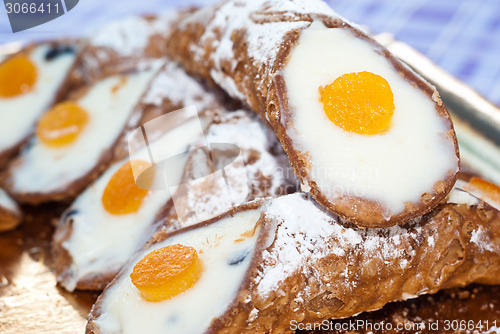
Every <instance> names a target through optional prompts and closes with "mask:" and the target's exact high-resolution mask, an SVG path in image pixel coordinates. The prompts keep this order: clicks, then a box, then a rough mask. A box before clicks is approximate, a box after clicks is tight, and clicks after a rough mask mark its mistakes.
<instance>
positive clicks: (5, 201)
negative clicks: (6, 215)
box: [0, 188, 20, 214]
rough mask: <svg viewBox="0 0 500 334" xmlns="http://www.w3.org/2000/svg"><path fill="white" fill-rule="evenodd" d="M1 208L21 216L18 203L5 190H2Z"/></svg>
mask: <svg viewBox="0 0 500 334" xmlns="http://www.w3.org/2000/svg"><path fill="white" fill-rule="evenodd" d="M0 208H4V209H6V210H8V211H11V212H14V213H16V214H19V213H20V212H19V207H18V206H17V203H16V202H15V201H14V200H13V199H12V198H11V197H10V196H9V195H8V194H7V192H5V190H3V189H1V188H0Z"/></svg>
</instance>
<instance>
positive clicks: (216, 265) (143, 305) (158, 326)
mask: <svg viewBox="0 0 500 334" xmlns="http://www.w3.org/2000/svg"><path fill="white" fill-rule="evenodd" d="M259 217H260V211H259V210H249V211H244V212H240V213H237V214H236V215H234V216H233V217H227V218H224V219H221V220H219V221H218V222H216V223H213V224H211V225H207V226H204V227H199V228H196V229H193V230H189V231H186V232H183V233H180V234H177V235H174V236H172V237H171V238H168V239H166V240H165V241H163V242H160V243H158V244H155V245H154V246H153V247H151V248H149V249H147V250H145V251H141V252H140V253H139V254H138V255H137V256H136V257H135V258H134V259H133V260H132V261H130V262H129V263H128V264H127V266H126V268H125V269H124V271H123V272H122V275H121V277H120V279H119V280H117V281H115V283H114V285H113V286H111V287H110V288H109V289H108V290H107V292H106V295H105V298H104V300H103V303H102V315H101V316H99V317H98V318H97V319H96V324H97V326H98V327H99V329H100V332H101V333H107V334H110V333H122V334H129V333H130V334H132V333H133V334H135V333H148V334H168V333H175V334H192V333H204V332H205V331H206V330H207V328H208V327H209V325H210V323H211V322H212V320H213V319H214V318H217V317H220V316H221V315H222V314H224V312H225V311H226V310H227V308H228V307H229V305H230V303H231V302H232V301H233V300H234V298H235V297H236V294H237V292H238V289H239V287H240V285H241V283H242V280H243V278H244V276H245V273H246V271H247V269H248V267H249V265H250V262H251V259H252V256H253V253H254V249H255V245H256V242H257V238H258V234H259V230H260V227H258V228H257V229H256V231H255V234H254V235H253V236H251V237H248V238H245V239H244V240H243V241H240V239H241V238H242V234H244V233H245V232H247V231H251V230H253V229H254V227H255V225H256V223H257V222H258V220H259ZM173 244H182V245H185V246H191V247H194V248H195V249H196V250H197V251H198V254H199V257H200V260H201V261H202V263H203V272H202V274H201V276H200V278H199V280H198V281H197V282H196V283H195V285H194V286H193V287H192V288H190V289H189V290H187V291H185V292H184V293H182V294H179V295H177V296H175V297H172V298H171V299H167V300H164V301H161V302H147V301H145V300H144V299H143V298H142V297H141V295H140V292H139V290H137V288H136V287H135V286H134V285H133V284H132V282H131V280H130V276H129V275H130V273H131V272H132V270H133V267H134V266H135V264H136V263H137V262H138V261H139V260H141V259H142V258H143V257H144V256H145V255H146V254H148V253H149V252H151V251H153V250H154V249H158V248H162V247H165V246H168V245H173Z"/></svg>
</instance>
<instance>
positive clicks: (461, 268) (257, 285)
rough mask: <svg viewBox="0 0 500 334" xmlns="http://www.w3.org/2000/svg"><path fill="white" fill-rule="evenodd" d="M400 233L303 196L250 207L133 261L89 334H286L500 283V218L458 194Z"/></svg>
mask: <svg viewBox="0 0 500 334" xmlns="http://www.w3.org/2000/svg"><path fill="white" fill-rule="evenodd" d="M462 188H463V184H459V187H456V188H455V189H453V190H452V192H451V193H450V195H449V197H448V199H447V201H446V202H444V203H442V204H440V205H439V206H438V207H436V208H435V209H434V210H433V211H431V212H430V213H428V214H426V215H424V216H422V217H419V218H417V219H413V220H410V221H408V222H407V223H405V224H403V225H401V226H395V227H390V228H383V229H360V228H356V227H353V226H352V225H348V224H346V223H345V222H343V221H342V220H341V219H339V218H338V217H337V216H335V215H332V214H331V213H329V212H328V211H326V210H325V209H324V208H322V207H321V206H319V205H318V204H317V203H316V202H314V200H312V199H310V198H308V197H307V195H305V194H298V193H297V194H291V195H286V196H282V197H278V198H275V199H270V200H261V201H254V202H251V203H249V204H246V205H243V206H241V207H239V208H236V209H234V210H232V211H229V212H228V213H226V214H223V215H221V216H219V217H218V218H216V219H212V220H209V221H206V222H203V223H200V224H198V225H195V226H191V227H188V228H186V229H182V230H178V231H176V232H173V233H171V234H168V233H167V234H164V235H163V238H162V237H161V236H157V238H156V242H155V243H152V244H151V245H150V247H149V248H146V249H144V250H142V251H141V252H139V253H138V254H136V256H135V257H134V258H132V259H131V261H130V262H129V263H128V264H127V265H126V266H125V267H124V269H123V270H122V271H121V273H120V274H119V275H118V276H117V277H116V278H115V279H114V281H113V282H112V283H111V284H110V285H109V286H108V287H107V288H106V290H105V291H104V292H103V294H102V295H101V296H100V298H99V299H98V300H97V302H96V304H95V305H94V307H93V309H92V312H91V315H90V318H89V322H88V324H87V333H93V334H97V333H100V334H105V333H123V334H126V333H137V332H139V331H147V332H148V333H151V334H154V333H163V334H164V333H176V334H181V333H191V334H193V333H288V332H291V328H290V326H291V322H292V321H295V322H298V323H301V322H307V323H316V322H321V321H323V320H326V319H330V318H335V319H338V318H346V317H350V316H353V315H355V314H358V313H360V312H364V311H371V310H376V309H379V308H381V307H382V306H383V305H384V304H386V303H388V302H390V301H396V300H404V299H409V298H414V297H416V296H418V295H422V294H429V293H434V292H436V291H437V290H439V289H444V288H451V287H457V286H464V285H466V284H469V283H472V282H477V283H483V284H498V283H500V278H499V277H500V276H499V275H500V265H499V264H500V212H499V211H498V210H496V209H494V208H493V207H492V206H490V205H489V204H488V203H485V202H484V201H482V200H480V199H479V198H477V197H476V196H473V195H471V194H469V193H468V192H466V191H465V190H463V189H462Z"/></svg>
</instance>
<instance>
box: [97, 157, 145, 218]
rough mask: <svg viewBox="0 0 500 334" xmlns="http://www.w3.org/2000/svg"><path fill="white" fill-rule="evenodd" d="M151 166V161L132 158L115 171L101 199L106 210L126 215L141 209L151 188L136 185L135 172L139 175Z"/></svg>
mask: <svg viewBox="0 0 500 334" xmlns="http://www.w3.org/2000/svg"><path fill="white" fill-rule="evenodd" d="M150 166H151V164H150V163H149V162H146V161H142V160H132V161H127V162H126V163H125V164H123V166H121V167H120V169H118V170H117V171H116V172H115V174H114V175H113V176H112V177H111V179H110V180H109V182H108V184H107V186H106V188H105V189H104V193H103V194H102V199H101V201H102V205H103V206H104V208H105V209H106V211H108V212H109V213H111V214H114V215H125V214H129V213H133V212H137V211H138V210H139V208H140V206H141V204H142V201H143V199H144V197H146V195H147V194H148V193H149V190H147V189H141V188H139V187H138V186H137V185H136V183H135V179H134V172H135V173H136V175H139V174H140V173H141V172H143V171H145V170H146V169H148V168H149V167H150Z"/></svg>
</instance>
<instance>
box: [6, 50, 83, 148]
mask: <svg viewBox="0 0 500 334" xmlns="http://www.w3.org/2000/svg"><path fill="white" fill-rule="evenodd" d="M50 49H51V46H50V45H48V44H43V45H40V46H37V47H36V48H34V49H33V50H32V51H31V52H30V53H29V59H30V60H31V62H32V63H33V65H35V67H36V72H37V80H36V83H35V85H34V86H33V88H32V89H31V90H30V91H29V92H28V93H26V94H22V95H18V96H15V97H11V98H0V110H1V112H0V152H2V151H3V150H6V149H9V148H11V147H13V146H15V145H16V144H18V143H19V142H20V141H22V140H23V139H24V138H26V137H27V136H28V135H29V134H30V133H31V132H32V131H33V128H34V125H35V123H36V121H37V119H38V118H39V117H40V116H41V115H42V113H43V112H45V111H46V110H47V108H48V107H49V106H50V105H51V103H52V102H53V100H54V98H55V95H56V93H57V92H58V90H59V88H60V86H61V84H62V83H63V81H64V80H65V78H66V76H67V74H68V71H69V70H70V68H71V66H72V65H73V63H74V61H75V57H76V55H75V53H69V52H68V53H64V54H61V55H59V56H57V57H56V58H54V59H52V60H50V61H48V60H46V59H45V55H46V54H47V52H49V51H50Z"/></svg>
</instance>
